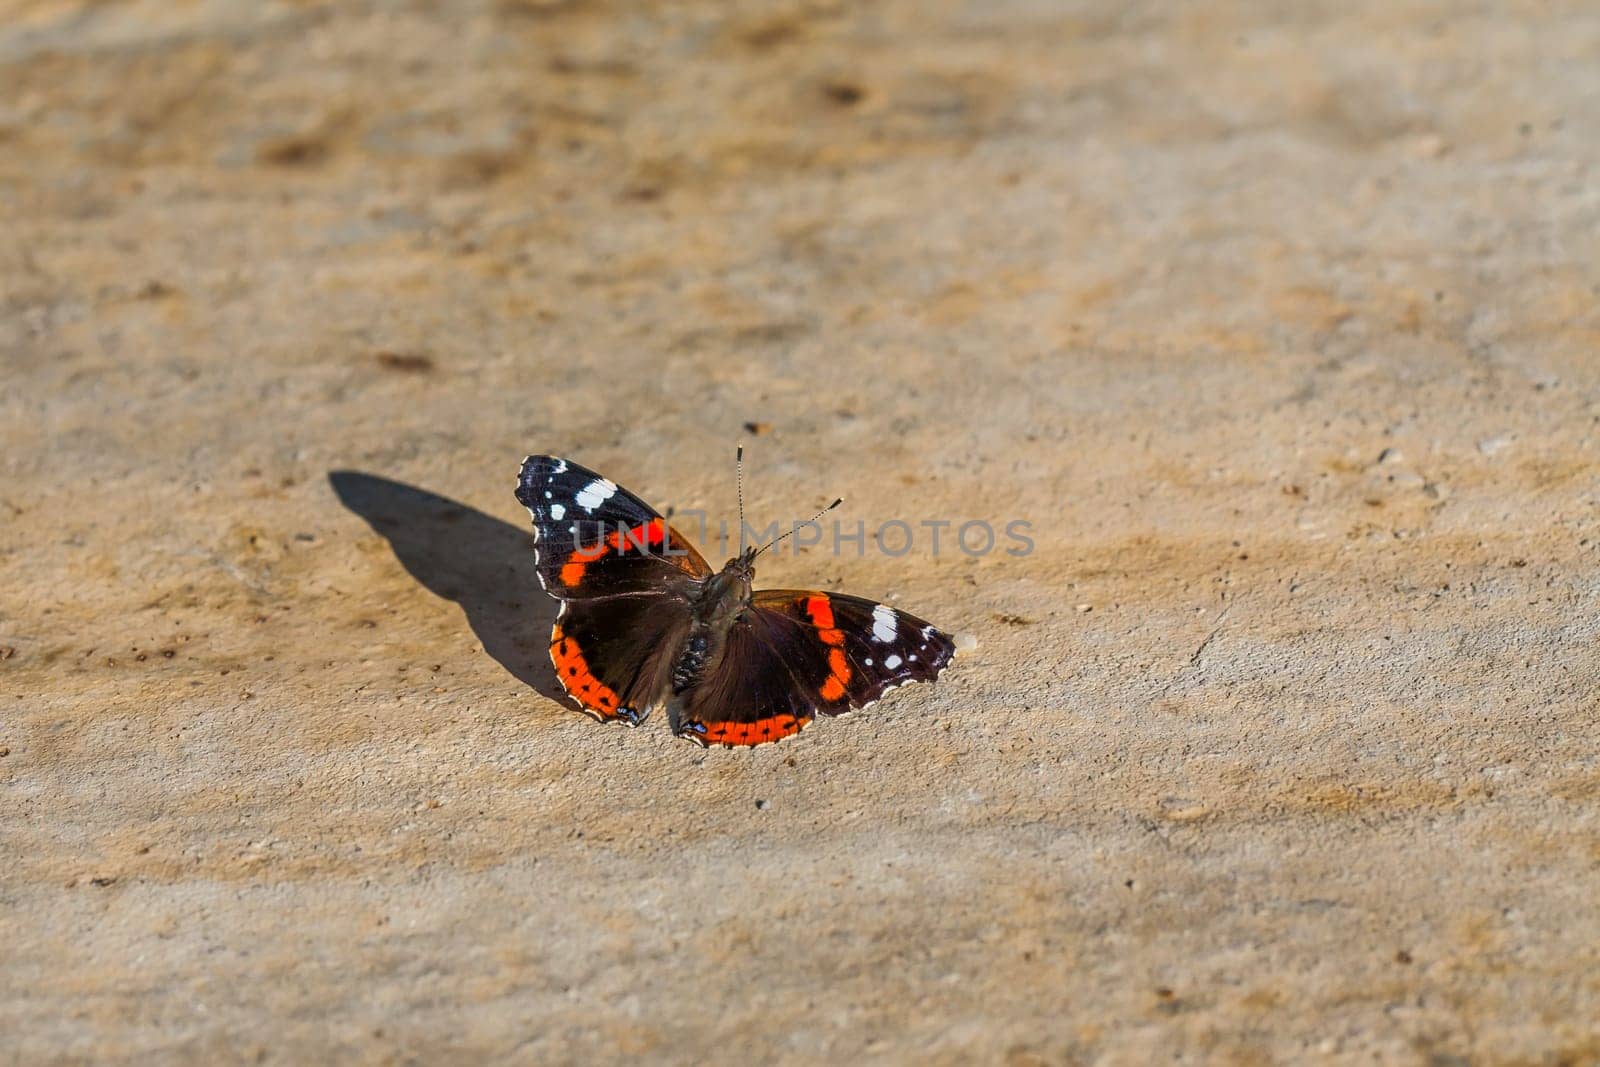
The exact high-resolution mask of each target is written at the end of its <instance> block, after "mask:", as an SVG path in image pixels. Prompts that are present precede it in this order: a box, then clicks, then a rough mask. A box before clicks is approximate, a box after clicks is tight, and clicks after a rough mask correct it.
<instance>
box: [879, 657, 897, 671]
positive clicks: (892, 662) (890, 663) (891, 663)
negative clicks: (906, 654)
mask: <svg viewBox="0 0 1600 1067" xmlns="http://www.w3.org/2000/svg"><path fill="white" fill-rule="evenodd" d="M883 665H884V666H885V667H888V668H889V669H890V670H891V671H892V670H894V669H895V668H896V667H898V666H900V657H899V656H890V657H889V658H888V659H886V660H884V661H883Z"/></svg>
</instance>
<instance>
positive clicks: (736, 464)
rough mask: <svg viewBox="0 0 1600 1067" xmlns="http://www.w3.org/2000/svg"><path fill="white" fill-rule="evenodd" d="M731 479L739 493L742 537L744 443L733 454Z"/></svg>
mask: <svg viewBox="0 0 1600 1067" xmlns="http://www.w3.org/2000/svg"><path fill="white" fill-rule="evenodd" d="M733 480H734V484H735V485H737V486H738V487H739V488H738V493H739V530H740V531H741V532H740V534H739V537H740V538H741V539H742V538H743V537H744V533H743V530H744V445H740V446H739V448H738V450H737V451H735V452H734V454H733Z"/></svg>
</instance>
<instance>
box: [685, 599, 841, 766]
mask: <svg viewBox="0 0 1600 1067" xmlns="http://www.w3.org/2000/svg"><path fill="white" fill-rule="evenodd" d="M667 707H668V711H669V713H670V714H671V717H672V732H673V733H675V734H677V735H678V736H680V737H687V738H688V739H689V740H691V741H694V742H695V743H696V744H699V745H726V746H727V747H729V748H734V747H738V746H749V745H760V744H765V743H766V742H768V741H776V740H778V739H779V738H780V737H788V736H789V735H790V734H795V733H799V732H800V731H801V730H802V729H804V728H805V726H806V725H807V724H808V723H810V722H811V720H812V719H813V718H814V717H815V711H814V707H813V697H812V695H811V694H810V693H809V692H808V691H807V689H806V687H805V686H804V685H803V684H802V683H801V682H800V681H799V680H798V679H797V678H795V676H794V675H793V674H792V673H791V672H790V670H789V667H788V665H787V664H786V663H785V661H784V658H783V654H782V653H781V652H780V651H779V650H778V649H777V648H775V647H774V646H773V645H772V644H771V643H770V642H769V641H768V640H767V639H766V637H765V636H764V635H763V634H762V632H761V628H760V627H759V626H758V625H757V624H756V623H755V622H754V620H752V618H751V617H750V615H748V614H747V615H746V616H745V617H744V618H742V619H739V620H738V621H736V622H735V623H734V624H733V625H732V626H731V627H730V628H729V629H728V633H727V636H726V637H725V638H724V640H723V642H722V645H721V647H720V648H719V649H718V650H717V651H716V652H715V653H714V654H713V656H712V658H711V659H710V660H709V661H708V663H707V665H706V668H705V670H704V672H703V673H702V674H701V675H700V676H699V678H698V679H697V680H696V682H695V684H693V685H692V686H690V687H689V688H687V689H685V690H684V691H683V692H681V693H679V694H677V695H676V696H674V698H673V700H672V701H671V702H670V703H669V704H668V705H667Z"/></svg>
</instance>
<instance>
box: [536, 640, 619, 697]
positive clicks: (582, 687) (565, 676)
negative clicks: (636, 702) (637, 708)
mask: <svg viewBox="0 0 1600 1067" xmlns="http://www.w3.org/2000/svg"><path fill="white" fill-rule="evenodd" d="M550 662H551V663H552V664H554V665H555V668H556V676H557V677H559V678H560V679H561V684H562V685H563V686H565V687H566V690H567V692H568V693H569V694H571V696H572V697H573V699H575V700H576V701H577V702H578V703H579V704H582V705H583V707H584V710H585V711H588V712H590V713H592V714H593V715H594V717H595V718H597V719H600V720H602V721H604V720H606V719H614V718H616V717H617V706H618V704H620V703H621V701H620V700H618V699H617V694H616V693H615V692H614V691H613V690H612V689H611V687H610V686H608V685H606V684H605V683H604V682H602V681H601V680H600V679H599V678H596V677H595V674H594V672H593V671H591V670H590V669H589V663H588V661H587V660H585V659H584V658H583V649H581V648H579V647H578V642H576V641H574V640H573V639H572V638H570V637H567V636H566V635H565V634H563V633H562V632H561V626H560V624H559V623H558V624H557V625H556V626H555V627H554V628H553V629H552V630H551V631H550Z"/></svg>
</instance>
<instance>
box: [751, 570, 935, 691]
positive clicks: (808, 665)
mask: <svg viewBox="0 0 1600 1067" xmlns="http://www.w3.org/2000/svg"><path fill="white" fill-rule="evenodd" d="M752 611H753V612H754V613H756V614H758V615H760V616H762V617H763V620H764V621H765V623H766V625H767V626H768V628H769V629H770V630H771V631H772V632H773V633H775V634H781V633H787V634H788V636H787V637H784V638H775V640H779V641H781V643H782V646H783V649H784V653H785V656H786V658H788V659H789V660H790V662H791V664H792V665H796V667H797V669H796V673H797V674H798V673H800V672H799V665H804V667H805V669H806V670H807V672H808V673H806V675H805V680H807V681H808V682H809V683H813V684H814V685H815V687H816V692H817V695H818V697H819V698H820V699H819V701H818V710H820V711H822V712H823V713H825V714H828V715H837V714H839V713H840V712H842V711H846V710H848V709H849V708H863V707H866V706H867V705H868V704H871V703H872V702H874V701H876V700H877V699H878V698H880V697H882V696H883V694H884V693H886V692H888V691H889V690H890V689H893V688H895V687H896V686H900V685H904V684H906V683H907V682H931V681H933V680H934V679H935V678H937V677H938V676H939V672H941V671H942V670H944V668H945V667H946V666H947V665H948V664H949V662H950V660H951V658H952V657H953V656H954V655H955V643H954V642H953V641H952V640H951V639H950V636H949V635H948V634H946V633H944V632H943V631H942V630H939V629H938V628H936V627H935V626H933V625H932V624H930V623H928V622H925V621H924V620H922V619H919V618H917V617H916V616H915V615H909V614H907V613H906V612H903V611H900V610H898V609H896V608H891V607H889V606H888V605H887V604H880V603H878V602H876V601H873V600H867V599H864V598H862V597H858V596H849V595H847V594H844V593H817V592H811V591H808V590H803V589H761V590H758V591H757V592H756V594H755V598H754V601H753V603H752Z"/></svg>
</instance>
